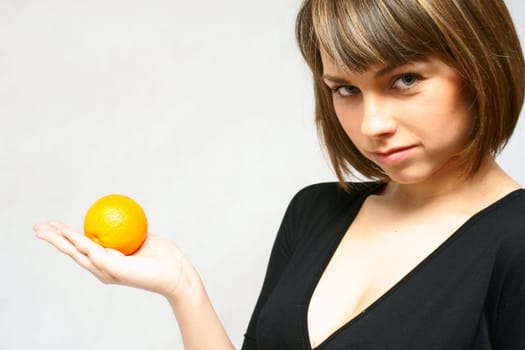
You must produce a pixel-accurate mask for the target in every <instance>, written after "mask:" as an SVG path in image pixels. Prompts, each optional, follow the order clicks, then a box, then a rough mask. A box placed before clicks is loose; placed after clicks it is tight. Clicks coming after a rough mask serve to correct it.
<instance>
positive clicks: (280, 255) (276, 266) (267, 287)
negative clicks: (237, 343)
mask: <svg viewBox="0 0 525 350" xmlns="http://www.w3.org/2000/svg"><path fill="white" fill-rule="evenodd" d="M296 202H297V195H296V196H295V197H294V198H293V199H292V201H291V202H290V204H289V205H288V208H287V210H286V213H285V215H284V218H283V220H282V222H281V226H280V228H279V231H278V233H277V237H276V239H275V241H274V243H273V247H272V251H271V254H270V260H269V262H268V267H267V269H266V275H265V278H264V283H263V287H262V290H261V293H260V295H259V298H258V299H257V303H256V304H255V309H254V311H253V314H252V317H251V319H250V323H249V324H248V329H247V331H246V334H245V335H244V343H243V345H242V348H241V349H242V350H256V349H257V342H256V336H255V334H256V327H257V320H258V318H259V312H260V310H261V308H262V307H263V306H264V304H265V303H266V300H267V299H268V297H269V296H270V294H271V293H272V291H273V289H274V287H275V285H276V284H277V283H278V282H279V279H280V278H281V275H282V272H283V271H284V269H285V267H286V265H287V264H288V261H289V259H290V256H291V255H292V247H291V244H290V237H291V234H292V232H293V228H292V226H293V222H294V218H293V212H294V210H295V203H296Z"/></svg>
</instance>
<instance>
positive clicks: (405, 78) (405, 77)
mask: <svg viewBox="0 0 525 350" xmlns="http://www.w3.org/2000/svg"><path fill="white" fill-rule="evenodd" d="M419 80H420V78H419V76H418V75H417V74H414V73H404V74H401V75H400V76H398V77H397V78H396V79H395V80H394V84H392V86H393V87H394V88H397V89H410V88H411V87H413V86H414V85H416V84H417V83H418V82H419Z"/></svg>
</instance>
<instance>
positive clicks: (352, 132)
mask: <svg viewBox="0 0 525 350" xmlns="http://www.w3.org/2000/svg"><path fill="white" fill-rule="evenodd" d="M334 111H335V114H336V116H337V120H338V121H339V125H341V127H342V128H343V130H344V131H345V133H346V135H347V136H348V137H349V138H350V139H351V140H352V141H353V142H354V143H356V141H357V140H356V139H358V138H359V136H360V135H361V118H360V116H359V110H358V109H356V108H352V109H350V108H348V106H344V105H342V104H338V103H334Z"/></svg>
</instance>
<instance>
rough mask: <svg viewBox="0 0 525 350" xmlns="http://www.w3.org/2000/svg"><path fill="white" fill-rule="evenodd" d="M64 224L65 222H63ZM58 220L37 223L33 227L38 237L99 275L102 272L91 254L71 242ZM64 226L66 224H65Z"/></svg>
mask: <svg viewBox="0 0 525 350" xmlns="http://www.w3.org/2000/svg"><path fill="white" fill-rule="evenodd" d="M62 225H63V224H62ZM58 226H60V225H57V223H56V222H44V223H38V224H36V225H35V226H34V227H33V229H34V230H35V232H36V234H37V237H38V238H40V239H42V240H44V241H47V242H48V243H50V244H51V245H52V246H54V247H55V248H56V249H57V250H58V251H60V252H61V253H64V254H66V255H68V256H69V257H71V258H72V259H73V260H74V261H75V262H76V263H77V264H79V265H80V266H82V267H83V268H85V269H86V270H88V271H90V272H91V273H93V274H94V275H95V276H97V277H98V276H99V275H100V274H101V272H100V271H99V269H98V268H97V267H96V266H95V265H94V264H93V263H92V261H91V259H90V258H89V256H87V255H86V254H85V253H83V252H82V251H80V250H79V249H77V247H76V246H75V245H74V244H73V243H72V242H71V240H70V239H68V238H67V237H65V235H64V234H63V233H64V231H62V230H61V229H59V228H58ZM63 226H64V227H65V226H66V225H63Z"/></svg>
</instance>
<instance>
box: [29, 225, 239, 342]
mask: <svg viewBox="0 0 525 350" xmlns="http://www.w3.org/2000/svg"><path fill="white" fill-rule="evenodd" d="M33 229H34V231H35V232H36V236H37V237H38V238H40V239H42V240H44V241H47V242H49V243H50V244H51V245H53V246H54V247H55V248H57V249H58V250H59V251H60V252H62V253H64V254H66V255H68V256H70V257H71V258H72V259H73V260H75V261H76V262H77V263H78V264H79V265H80V266H82V267H83V268H85V269H86V270H88V271H89V272H91V273H92V274H93V275H95V277H97V278H98V279H99V280H100V281H102V282H103V283H108V284H109V283H111V284H121V285H128V286H131V287H135V288H140V289H145V290H149V291H151V292H155V293H158V294H161V295H163V296H164V297H165V298H166V299H167V300H168V302H169V303H170V305H171V307H172V309H173V312H174V314H175V317H176V319H177V322H178V324H179V327H180V330H181V334H182V338H183V342H184V346H185V349H187V350H200V349H203V350H204V349H206V350H208V349H224V350H231V349H233V345H232V343H231V341H230V339H229V338H228V336H227V334H226V332H225V330H224V328H223V326H222V324H221V322H220V320H219V318H218V316H217V314H216V312H215V310H214V308H213V306H212V304H211V301H210V299H209V297H208V295H207V293H206V290H205V288H204V285H203V283H202V281H201V279H200V276H199V275H198V273H197V271H196V270H195V269H194V267H193V266H192V264H191V263H190V261H189V260H188V259H187V258H186V257H185V256H184V255H183V254H182V252H181V251H180V250H179V249H178V248H177V246H176V245H175V244H174V243H173V242H171V241H169V240H167V239H164V238H161V237H158V236H155V235H148V237H147V239H146V241H145V242H144V244H143V245H142V247H141V248H140V249H139V250H138V251H137V252H136V253H134V254H133V255H131V256H125V255H123V254H122V253H120V252H118V251H115V250H113V249H105V248H103V247H101V246H99V245H98V244H95V243H93V242H92V241H91V240H89V239H88V238H87V237H85V236H84V235H82V234H81V233H79V232H76V231H75V230H73V229H71V228H70V227H68V226H66V225H64V224H63V223H60V222H57V221H49V222H44V223H39V224H36V225H35V226H34V228H33Z"/></svg>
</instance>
